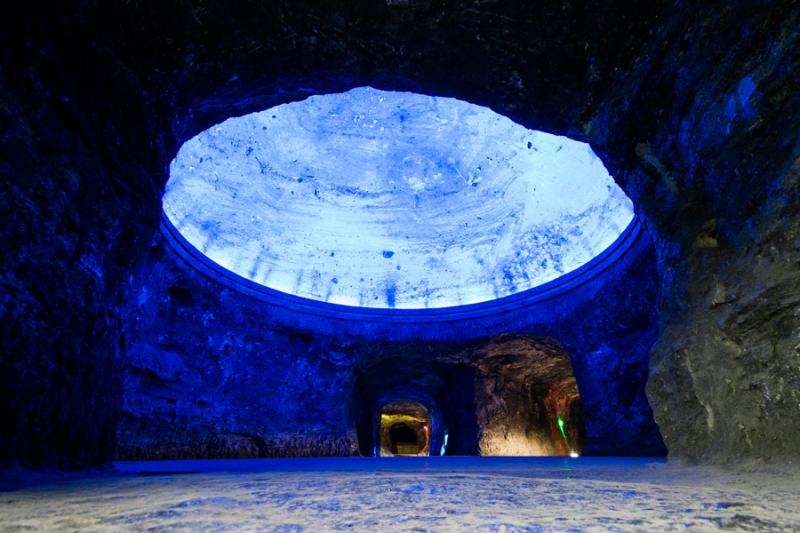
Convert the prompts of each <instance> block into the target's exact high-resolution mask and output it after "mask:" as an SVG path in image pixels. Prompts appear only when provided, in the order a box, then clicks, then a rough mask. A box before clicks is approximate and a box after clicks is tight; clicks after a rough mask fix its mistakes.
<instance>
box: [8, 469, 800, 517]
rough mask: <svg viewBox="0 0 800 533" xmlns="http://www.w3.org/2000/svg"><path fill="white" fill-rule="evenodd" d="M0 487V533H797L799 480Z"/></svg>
mask: <svg viewBox="0 0 800 533" xmlns="http://www.w3.org/2000/svg"><path fill="white" fill-rule="evenodd" d="M117 468H118V472H117V473H113V474H104V475H96V476H94V477H88V478H70V479H66V478H60V479H57V480H52V481H50V482H45V483H42V480H41V479H40V480H39V484H37V485H31V486H27V487H23V488H17V489H16V490H8V487H6V488H5V489H4V490H3V491H2V492H0V531H23V530H36V531H40V530H49V531H69V530H72V531H76V530H81V531H132V530H133V531H141V530H155V531H227V530H245V531H274V532H295V531H314V532H316V531H340V530H347V531H370V532H372V531H392V532H394V531H486V532H489V531H491V532H501V531H502V532H512V531H537V532H538V531H647V532H652V531H673V530H687V529H688V530H692V531H715V530H733V531H800V475H798V471H797V470H792V469H787V468H777V467H771V468H758V469H756V468H753V467H750V468H740V469H738V470H732V469H721V468H715V467H688V466H681V465H676V464H667V463H664V462H663V461H659V460H653V459H650V460H647V459H598V458H579V459H562V458H499V457H498V458H459V457H453V458H449V457H445V458H438V457H437V458H394V459H359V458H341V459H283V460H281V459H275V460H229V461H161V462H147V463H144V462H143V463H117Z"/></svg>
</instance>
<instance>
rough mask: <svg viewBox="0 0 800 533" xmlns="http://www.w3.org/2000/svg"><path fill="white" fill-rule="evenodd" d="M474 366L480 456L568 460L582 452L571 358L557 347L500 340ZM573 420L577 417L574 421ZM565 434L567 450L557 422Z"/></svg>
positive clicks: (581, 428)
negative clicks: (542, 457)
mask: <svg viewBox="0 0 800 533" xmlns="http://www.w3.org/2000/svg"><path fill="white" fill-rule="evenodd" d="M473 361H474V363H475V365H476V366H477V368H478V369H479V373H478V374H479V378H478V394H477V395H476V396H477V398H476V406H477V407H478V416H477V419H478V426H479V427H480V435H479V445H478V447H479V450H480V453H481V455H568V454H569V453H570V452H572V451H575V452H580V451H581V443H582V442H583V438H584V432H585V430H584V420H583V416H582V415H583V409H582V407H581V406H580V403H581V402H580V395H579V393H578V386H577V383H576V382H575V376H574V375H573V373H572V365H571V364H570V360H569V354H567V353H566V352H565V351H564V348H563V347H562V346H561V345H559V344H558V343H556V342H552V341H550V342H548V341H547V340H542V339H530V338H525V337H522V338H519V337H513V336H504V337H500V338H498V339H494V340H493V341H492V342H491V343H490V344H488V345H487V346H486V347H484V348H483V349H482V350H481V351H480V352H479V353H478V354H476V355H475V356H473ZM573 414H574V415H575V416H573ZM559 417H560V418H561V419H562V420H564V421H565V423H566V426H565V433H566V431H567V430H569V433H568V437H567V438H569V441H570V446H567V445H566V443H565V442H564V439H563V438H562V436H561V433H560V431H559V429H558V425H557V420H558V418H559Z"/></svg>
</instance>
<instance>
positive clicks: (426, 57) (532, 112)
mask: <svg viewBox="0 0 800 533" xmlns="http://www.w3.org/2000/svg"><path fill="white" fill-rule="evenodd" d="M0 11H1V12H0V15H2V20H3V21H4V24H3V27H2V28H0V61H2V66H3V68H2V69H0V92H2V95H3V105H2V106H0V123H2V124H3V133H2V135H0V174H1V175H2V179H0V187H1V189H0V202H2V205H1V206H0V214H1V215H0V216H2V224H1V225H0V232H2V233H1V234H0V237H2V241H3V243H4V245H5V249H4V253H3V254H2V258H1V259H0V272H2V283H0V305H1V306H2V307H0V328H2V329H0V339H2V346H3V354H2V355H3V357H2V360H1V361H0V365H2V367H1V368H0V376H2V380H3V383H2V385H3V386H2V387H1V388H0V390H2V391H3V392H2V395H1V396H0V402H1V403H0V407H1V408H0V412H2V413H4V415H3V416H4V418H3V420H2V424H0V427H1V428H2V433H1V434H0V461H2V463H4V464H7V463H9V462H21V463H24V464H30V465H64V466H81V465H88V464H99V463H102V462H104V461H106V460H108V458H109V457H110V456H111V454H112V453H113V450H114V429H113V428H114V425H115V421H116V419H117V417H118V416H119V415H120V412H121V407H122V384H123V373H122V370H121V367H120V365H119V364H118V362H119V361H120V357H121V356H122V355H123V348H122V347H123V346H125V345H127V341H126V340H125V339H124V338H123V337H122V336H121V318H120V316H121V309H122V307H123V306H124V305H127V302H129V301H130V299H131V298H132V296H131V295H129V294H128V293H127V290H128V287H129V284H128V281H129V276H130V274H131V273H132V272H134V271H135V269H136V268H138V266H137V264H138V262H139V261H140V260H141V258H142V256H143V254H144V253H145V250H146V248H147V245H148V242H149V240H150V238H151V237H152V235H153V232H154V231H155V230H156V227H157V224H158V215H159V200H160V195H161V191H162V188H163V184H164V183H165V182H166V178H167V165H168V164H169V162H170V161H171V159H172V157H173V156H174V154H175V153H176V151H177V148H178V146H179V144H180V143H181V142H182V141H183V140H186V139H187V138H189V137H191V136H192V135H193V134H195V133H197V132H199V131H201V130H202V129H204V128H206V127H208V126H209V125H211V124H213V123H215V122H219V121H220V120H222V119H225V118H228V117H229V116H232V115H236V114H241V113H245V112H248V111H253V110H257V109H259V108H262V109H263V108H266V107H269V106H270V105H275V104H278V103H283V102H287V101H291V100H297V99H300V98H303V97H304V96H305V95H308V94H313V93H320V92H333V91H337V90H343V89H347V88H350V87H353V86H355V85H362V84H364V83H371V84H373V85H375V86H378V87H381V88H384V89H396V88H403V89H412V90H417V91H420V92H427V93H433V94H441V95H448V96H456V97H459V98H463V99H466V100H468V101H471V102H474V103H478V104H482V105H488V106H490V107H492V108H493V109H494V110H496V111H498V112H500V113H503V114H505V115H507V116H509V117H511V118H513V119H514V120H517V121H518V122H520V123H521V124H523V125H526V126H528V127H536V128H539V129H543V130H545V131H551V132H554V133H561V134H568V135H571V136H573V137H575V138H577V139H580V140H587V141H590V142H591V143H592V145H593V147H594V148H595V150H596V151H597V152H598V153H599V154H600V155H601V156H602V157H603V159H604V161H605V162H606V164H607V167H608V168H609V170H610V171H611V173H612V175H614V176H615V178H616V179H617V180H618V182H619V183H620V185H621V186H622V187H623V188H624V189H625V191H626V192H627V193H628V195H629V196H630V197H631V198H632V199H633V201H634V204H635V206H636V209H637V211H638V213H639V214H640V217H641V218H642V219H643V221H644V222H645V224H646V225H647V227H648V230H649V232H650V234H651V235H652V237H653V240H654V242H655V245H656V249H657V255H658V265H659V276H660V298H659V316H660V321H661V333H660V335H659V340H658V342H657V344H656V346H655V349H654V351H653V357H652V369H653V377H652V379H651V381H650V385H649V395H650V398H651V399H652V403H653V404H654V406H655V411H656V417H657V419H658V421H659V424H660V427H661V429H662V432H663V433H664V435H665V438H666V440H667V443H668V446H669V448H670V450H671V452H672V453H673V454H675V455H676V456H684V457H693V458H700V459H704V460H726V459H735V458H742V457H751V458H787V457H797V456H798V452H799V451H800V450H798V444H797V443H798V442H800V439H799V438H798V434H797V432H798V431H800V421H799V420H798V417H800V408H799V407H798V398H797V394H798V392H797V391H798V390H800V387H798V386H797V384H798V379H799V378H798V373H800V370H798V369H800V365H799V364H798V357H799V356H798V345H797V342H796V331H797V330H798V323H797V320H798V319H797V316H798V313H797V309H798V304H797V301H796V296H795V295H796V294H798V291H797V283H798V271H800V269H798V268H797V266H798V265H797V262H798V253H799V252H798V245H797V236H798V234H799V233H798V220H799V218H798V216H797V215H798V210H799V205H800V202H798V195H797V183H798V180H797V177H798V176H797V174H798V153H800V148H798V133H797V132H798V131H799V130H798V127H797V126H798V121H800V101H798V99H797V97H796V89H797V72H800V68H799V67H800V56H799V55H798V52H797V50H798V41H799V40H800V37H798V31H797V28H798V27H800V24H798V22H799V21H798V17H800V9H798V7H797V5H796V2H793V1H791V0H783V1H779V0H771V1H770V0H763V1H755V2H749V1H747V2H745V1H737V2H723V1H712V2H706V3H704V4H703V5H698V4H697V3H688V2H678V3H674V2H666V1H663V2H647V3H643V2H636V1H626V2H615V3H613V4H612V3H591V4H590V3H583V2H573V3H562V2H555V1H554V2H540V3H536V4H531V3H529V2H499V3H489V4H487V3H482V2H472V1H467V0H464V1H461V2H453V3H449V2H448V3H444V2H433V1H429V0H410V1H408V2H386V3H378V2H367V1H355V2H346V3H345V2H342V3H338V2H329V3H325V4H323V5H318V4H317V3H314V2H303V1H293V2H283V1H277V2H270V3H268V4H264V3H261V2H244V3H241V4H238V5H236V6H230V5H228V4H226V3H212V2H193V3H191V5H190V4H184V3H179V2H167V3H161V4H159V5H158V6H157V7H156V6H154V5H150V4H141V3H125V4H118V3H99V4H98V3H92V2H88V1H86V2H82V1H78V2H71V3H69V4H68V5H67V4H60V5H51V4H47V3H45V4H36V3H19V2H9V3H4V4H3V5H2V7H0ZM602 351H603V348H602V347H600V346H598V347H596V349H595V353H598V354H601V353H602ZM573 363H574V361H573ZM574 366H575V371H576V373H579V372H581V369H580V367H579V365H574ZM645 373H646V372H645ZM640 377H641V376H640ZM582 393H583V391H582Z"/></svg>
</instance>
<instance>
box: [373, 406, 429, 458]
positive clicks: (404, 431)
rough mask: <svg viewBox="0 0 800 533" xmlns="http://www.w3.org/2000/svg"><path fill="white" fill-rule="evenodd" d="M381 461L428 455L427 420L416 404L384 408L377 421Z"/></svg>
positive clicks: (426, 414)
mask: <svg viewBox="0 0 800 533" xmlns="http://www.w3.org/2000/svg"><path fill="white" fill-rule="evenodd" d="M378 438H379V442H380V449H379V451H378V455H379V456H381V457H394V456H424V455H430V441H431V416H430V413H429V412H428V409H427V408H426V407H425V406H424V405H422V404H421V403H419V402H415V401H397V402H392V403H389V404H386V405H384V406H383V407H382V408H381V411H380V413H379V418H378Z"/></svg>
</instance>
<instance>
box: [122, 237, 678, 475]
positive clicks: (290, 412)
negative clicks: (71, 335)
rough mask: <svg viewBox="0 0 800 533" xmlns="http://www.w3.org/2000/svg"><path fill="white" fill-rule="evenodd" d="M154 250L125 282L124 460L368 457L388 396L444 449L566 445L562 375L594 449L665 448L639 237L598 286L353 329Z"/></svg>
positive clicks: (645, 245) (651, 273) (646, 263)
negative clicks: (559, 390)
mask: <svg viewBox="0 0 800 533" xmlns="http://www.w3.org/2000/svg"><path fill="white" fill-rule="evenodd" d="M145 257H146V258H147V260H146V261H145V262H143V264H142V265H141V267H140V268H139V270H138V271H137V272H136V273H135V274H134V275H133V276H131V278H130V279H129V281H128V292H129V294H130V300H129V306H128V307H127V308H126V310H125V313H124V318H125V320H124V328H123V331H124V338H125V341H126V344H125V347H124V354H125V356H124V357H123V359H122V360H123V363H124V364H123V366H124V368H123V374H124V393H123V402H122V406H121V417H120V421H119V425H118V429H117V448H116V457H117V458H119V459H166V458H190V457H275V456H281V457H283V456H305V455H353V454H357V453H360V454H362V455H372V453H373V449H374V448H375V446H376V441H375V439H376V435H377V426H376V425H375V424H376V420H377V416H378V414H379V412H380V409H381V407H383V406H384V405H386V404H387V403H390V402H393V401H402V400H414V401H418V402H420V403H421V404H422V405H424V406H426V408H427V409H428V411H429V413H430V415H431V422H432V424H431V446H430V448H431V450H434V451H438V450H439V449H440V448H441V446H442V443H443V442H444V434H445V432H447V433H448V443H449V444H448V448H447V452H448V453H450V454H479V453H482V454H485V455H496V454H503V455H508V454H510V453H516V454H519V453H522V451H523V448H524V449H525V450H527V451H528V453H536V454H551V453H566V451H565V450H563V449H561V447H560V446H559V440H558V439H560V436H559V435H558V434H557V433H554V431H557V429H556V426H555V425H554V424H555V416H556V414H560V415H563V416H565V417H566V414H567V412H568V411H569V405H567V404H571V403H572V402H571V401H569V402H566V403H565V404H564V405H563V407H565V409H562V410H561V411H559V410H558V409H549V410H548V408H547V406H546V405H545V403H544V402H545V398H546V397H547V395H548V393H549V392H550V390H551V386H553V385H560V384H562V382H563V381H564V380H571V382H572V384H573V389H574V390H573V392H574V395H575V396H576V397H577V395H578V388H580V395H581V396H582V402H583V405H584V406H585V407H584V410H585V412H586V413H587V416H586V432H585V438H586V442H587V446H586V451H587V452H588V453H595V454H598V453H599V454H633V455H647V454H659V453H663V452H664V448H663V443H662V441H661V438H660V436H659V434H658V430H657V428H656V426H655V424H654V422H653V419H652V412H651V411H650V407H649V406H648V405H647V402H646V400H645V397H644V382H645V378H646V372H647V355H648V349H649V347H650V345H651V344H652V342H653V341H654V339H655V301H654V297H655V282H656V275H655V261H654V256H653V253H652V248H651V246H650V243H649V241H647V240H646V239H645V238H644V237H642V238H641V239H640V240H638V241H636V243H635V244H634V245H633V246H632V247H631V248H629V249H628V250H627V253H626V254H625V255H623V256H621V257H619V258H618V259H617V261H616V262H615V263H613V264H612V265H611V266H610V267H609V268H608V269H606V270H605V271H603V272H602V273H601V274H599V275H598V276H597V277H596V278H594V279H592V280H590V281H589V282H587V283H585V284H583V285H581V286H579V287H575V288H573V289H572V290H570V291H567V292H566V293H564V294H562V295H560V296H558V297H557V298H555V299H551V300H545V301H543V302H539V303H537V304H534V305H532V306H528V307H526V308H523V309H520V310H511V311H507V312H506V313H505V314H500V315H499V317H498V316H493V315H488V316H479V317H475V318H473V319H471V320H464V319H461V320H456V321H451V322H446V321H445V322H441V321H440V322H435V323H428V324H412V325H410V326H404V325H402V324H394V325H391V326H389V325H387V324H384V325H381V324H373V325H372V326H370V324H365V323H361V324H359V327H358V328H356V329H351V330H348V328H347V326H346V325H343V324H344V323H345V322H347V320H348V319H347V318H346V317H344V318H343V319H341V320H340V322H342V323H343V324H342V325H340V326H339V327H337V326H336V325H335V324H331V322H334V323H335V322H336V319H332V318H328V319H325V320H323V318H321V317H319V316H314V315H313V314H309V313H308V311H302V310H286V309H284V310H281V311H278V310H276V308H275V306H274V305H272V304H271V303H269V302H264V301H260V300H258V299H256V298H253V297H251V296H247V295H245V294H242V293H241V292H238V291H236V290H232V289H229V288H227V287H226V286H225V285H222V284H220V283H218V282H217V281H216V280H215V279H212V278H210V277H207V276H206V275H205V274H203V273H202V272H201V271H199V270H197V269H196V268H195V267H194V266H193V265H191V264H189V263H188V262H187V261H186V259H185V258H184V257H182V256H179V255H178V254H177V253H176V252H175V251H174V249H173V248H171V246H170V245H169V243H168V242H167V241H166V240H165V239H164V237H163V236H162V235H161V234H159V233H157V234H156V235H155V236H154V238H153V241H152V244H151V247H150V250H149V252H148V253H147V254H146V255H145ZM622 294H624V295H625V296H624V297H621V295H622ZM599 302H605V303H599ZM320 305H324V304H320ZM326 321H327V322H326ZM409 328H410V329H409ZM465 329H466V330H471V331H472V332H473V334H472V336H471V337H470V336H469V335H465V334H464V331H465ZM406 330H408V331H406ZM392 331H393V332H394V336H392V334H391V333H390V332H392ZM487 332H488V333H487ZM534 335H547V336H551V337H553V338H557V339H559V340H560V341H561V342H563V346H562V344H560V343H559V342H553V341H546V340H542V339H537V338H536V337H533V336H534ZM565 347H568V348H566V349H565ZM567 350H570V352H569V353H568V352H567ZM570 356H571V357H572V364H570ZM572 366H574V367H575V369H576V371H575V375H573V370H572ZM643 373H644V375H642V374H643ZM600 375H602V379H600V377H599V376H600ZM576 377H577V385H578V387H575V383H576ZM540 389H541V390H540ZM575 399H576V398H573V399H572V400H575ZM551 401H552V402H555V403H558V398H551ZM562 403H563V402H562ZM551 411H552V412H551ZM562 411H563V412H562ZM567 418H569V419H571V418H572V417H571V415H570V416H569V417H567ZM578 424H579V425H580V426H581V431H579V434H580V438H581V439H583V438H584V432H583V430H582V426H583V420H576V425H578ZM554 435H555V437H557V438H556V439H554V438H553V437H554ZM514 439H516V440H514ZM537 439H538V440H537ZM534 440H536V441H537V442H538V441H541V442H538V444H535V445H534V444H531V442H533V441H534ZM511 441H514V442H511ZM554 442H555V444H554Z"/></svg>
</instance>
